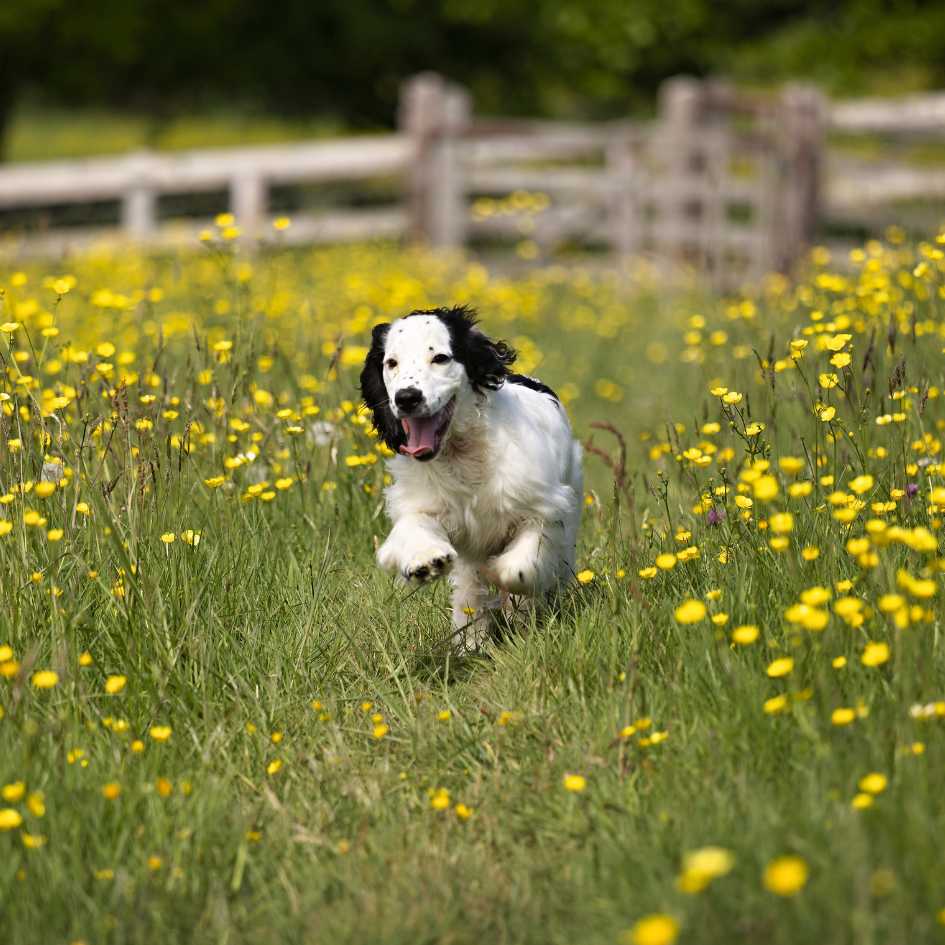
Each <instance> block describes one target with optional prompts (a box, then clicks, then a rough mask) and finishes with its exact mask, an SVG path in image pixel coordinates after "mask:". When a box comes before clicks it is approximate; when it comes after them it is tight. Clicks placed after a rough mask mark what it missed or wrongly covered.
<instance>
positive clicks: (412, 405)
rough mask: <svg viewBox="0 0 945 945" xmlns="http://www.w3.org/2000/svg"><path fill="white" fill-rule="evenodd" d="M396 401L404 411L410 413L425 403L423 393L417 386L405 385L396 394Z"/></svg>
mask: <svg viewBox="0 0 945 945" xmlns="http://www.w3.org/2000/svg"><path fill="white" fill-rule="evenodd" d="M394 403H395V404H397V407H398V409H400V410H403V412H404V413H410V411H411V410H416V409H417V407H419V406H420V404H421V403H423V394H421V393H420V391H419V390H418V389H417V388H416V387H403V388H401V389H400V390H399V391H397V393H396V394H394Z"/></svg>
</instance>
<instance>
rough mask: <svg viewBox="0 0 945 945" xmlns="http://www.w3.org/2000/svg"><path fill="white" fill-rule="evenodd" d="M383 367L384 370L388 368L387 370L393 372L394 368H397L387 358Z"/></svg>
mask: <svg viewBox="0 0 945 945" xmlns="http://www.w3.org/2000/svg"><path fill="white" fill-rule="evenodd" d="M384 367H386V368H388V369H389V370H391V371H393V370H394V368H395V367H397V362H396V361H395V360H394V359H393V358H388V359H387V360H386V361H385V362H384Z"/></svg>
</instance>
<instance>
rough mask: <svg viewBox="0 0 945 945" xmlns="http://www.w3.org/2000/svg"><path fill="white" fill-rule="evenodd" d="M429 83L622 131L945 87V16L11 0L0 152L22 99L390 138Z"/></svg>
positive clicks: (721, 7) (456, 1) (503, 1)
mask: <svg viewBox="0 0 945 945" xmlns="http://www.w3.org/2000/svg"><path fill="white" fill-rule="evenodd" d="M422 69H436V70H438V71H441V72H443V73H445V74H446V75H448V76H450V77H452V78H454V79H456V80H458V81H460V82H463V83H465V84H467V85H469V86H470V88H471V89H472V91H473V94H474V96H475V99H476V106H477V109H478V110H480V111H483V112H493V113H506V114H514V113H526V112H527V113H544V114H554V115H562V116H564V115H577V114H584V115H590V116H593V115H604V114H607V115H613V114H622V113H626V112H627V111H629V110H630V109H632V108H639V107H641V106H643V107H645V106H646V104H647V103H649V102H651V101H652V95H653V92H654V90H655V88H656V86H657V85H658V84H659V82H660V81H661V80H662V79H664V78H666V77H667V76H669V75H672V74H673V73H677V72H682V71H685V72H690V73H693V74H704V73H707V72H718V73H723V74H728V75H734V76H735V77H736V78H741V79H744V80H747V81H751V82H756V83H759V82H760V83H771V82H774V81H778V80H781V79H783V78H786V77H789V76H802V77H804V78H808V79H814V80H820V81H822V82H823V83H824V84H825V85H826V86H827V87H828V88H829V89H830V90H832V91H842V92H859V91H863V90H864V89H870V88H873V89H875V88H880V89H882V87H883V80H884V79H885V80H887V84H889V85H894V86H900V87H901V85H902V84H903V83H908V84H909V85H911V86H922V85H932V84H942V83H945V4H942V3H941V2H940V0H846V2H839V0H765V2H764V3H761V2H758V0H729V2H728V3H726V4H719V3H713V2H712V0H632V2H630V0H320V2H318V0H316V2H313V0H278V2H270V3H263V2H260V0H199V2H196V3H195V2H193V0H134V2H128V0H7V2H6V3H4V4H2V5H0V141H2V133H3V128H4V125H5V122H6V120H7V119H8V117H9V113H10V109H11V108H12V107H13V104H14V103H15V101H16V100H17V97H18V96H19V95H20V94H21V93H23V92H24V91H27V90H28V91H30V92H31V93H32V94H34V95H39V96H40V97H44V98H46V99H47V100H50V101H55V102H65V103H76V104H84V103H94V104H108V105H113V106H120V107H134V108H136V109H138V110H144V111H146V112H147V113H148V114H149V115H151V116H152V117H153V119H154V121H155V122H159V121H160V120H161V118H162V116H166V115H169V114H171V113H173V112H175V111H181V110H184V109H189V108H193V107H195V106H202V107H207V106H211V107H212V106H213V105H214V104H218V103H221V102H224V103H226V104H237V105H240V106H246V107H253V106H256V107H261V108H266V109H268V110H270V111H277V112H281V113H296V114H298V113H305V114H309V115H311V114H323V115H324V114H331V115H333V116H334V117H339V118H341V119H342V120H343V121H344V122H345V123H347V124H349V125H354V126H358V125H360V126H371V125H373V126H377V125H384V124H390V123H391V122H392V121H393V120H394V109H395V105H396V101H397V91H398V87H399V84H400V82H401V81H402V80H403V79H404V78H406V77H407V76H408V75H410V74H412V73H414V72H417V71H420V70H422Z"/></svg>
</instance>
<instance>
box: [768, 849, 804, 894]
mask: <svg viewBox="0 0 945 945" xmlns="http://www.w3.org/2000/svg"><path fill="white" fill-rule="evenodd" d="M808 873H809V870H808V868H807V863H805V862H804V860H803V859H801V857H799V856H779V857H778V858H777V859H774V860H772V861H771V862H770V863H769V864H768V865H767V866H766V867H765V871H764V875H763V876H762V882H763V883H764V887H765V889H767V890H768V891H769V892H773V893H775V894H776V895H778V896H795V895H797V894H798V893H799V892H800V891H801V890H802V889H803V888H804V886H806V885H807V877H808Z"/></svg>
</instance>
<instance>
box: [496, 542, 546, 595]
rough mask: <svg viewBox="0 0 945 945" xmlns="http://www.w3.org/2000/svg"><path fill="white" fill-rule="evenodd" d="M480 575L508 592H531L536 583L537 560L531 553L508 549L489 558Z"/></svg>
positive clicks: (533, 590) (537, 576) (534, 588)
mask: <svg viewBox="0 0 945 945" xmlns="http://www.w3.org/2000/svg"><path fill="white" fill-rule="evenodd" d="M482 576H483V578H484V579H485V580H486V581H488V582H489V583H490V584H494V585H495V586H496V587H498V588H500V589H501V590H503V591H506V592H507V593H509V594H532V593H534V592H535V590H536V588H537V585H538V578H539V575H538V561H537V560H536V559H535V556H534V555H532V554H522V553H521V552H519V551H517V550H516V551H510V552H507V553H506V554H502V555H498V556H497V557H495V558H490V559H489V560H488V561H487V562H486V563H485V564H484V565H483V567H482Z"/></svg>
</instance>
